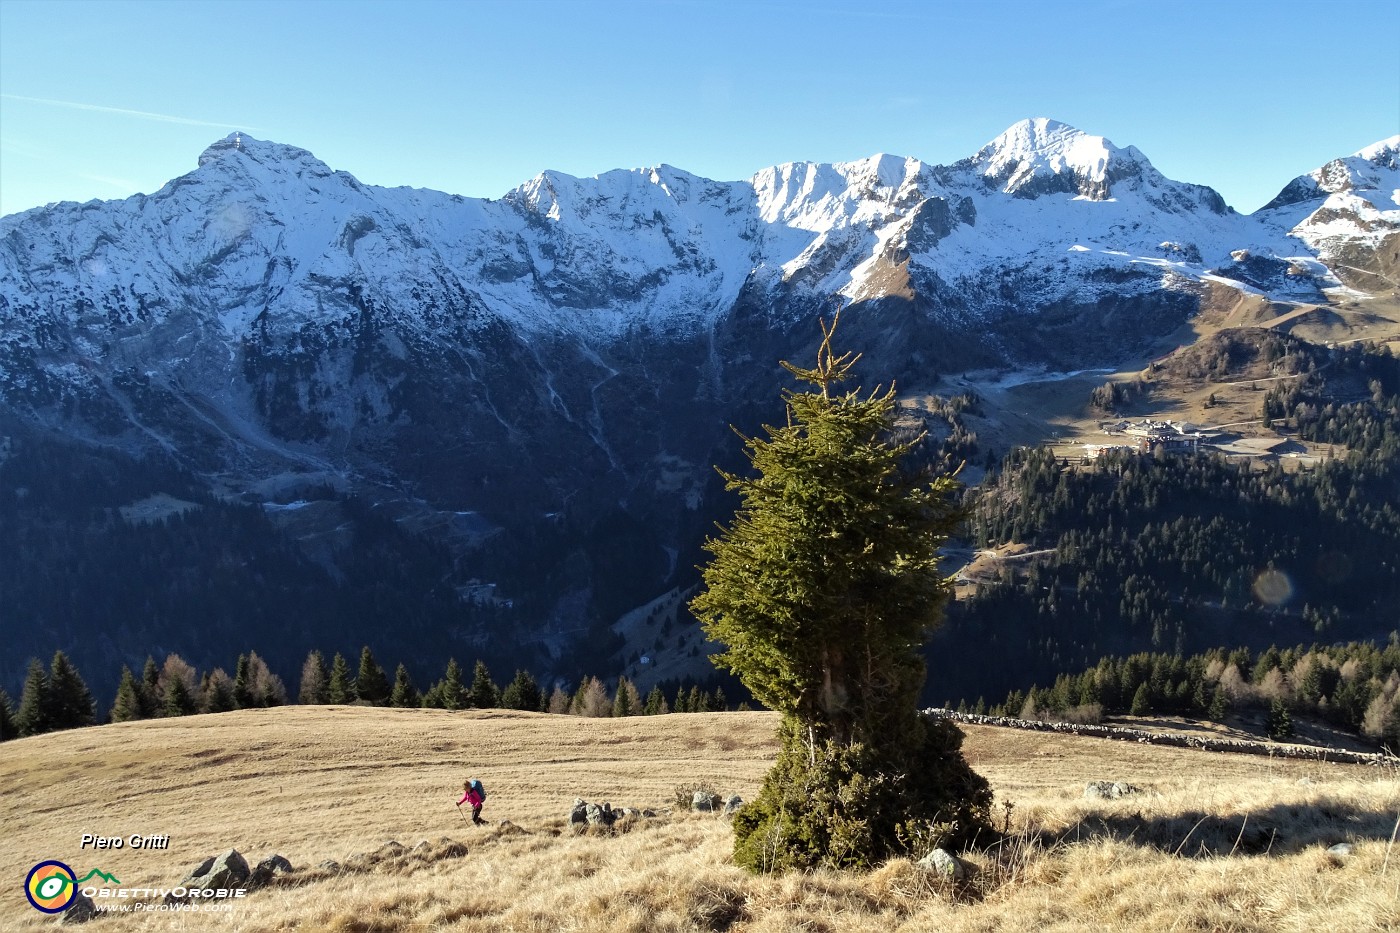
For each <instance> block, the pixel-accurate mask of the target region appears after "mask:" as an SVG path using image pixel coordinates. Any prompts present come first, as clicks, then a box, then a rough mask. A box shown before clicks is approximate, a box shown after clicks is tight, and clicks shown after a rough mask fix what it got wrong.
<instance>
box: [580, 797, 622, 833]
mask: <svg viewBox="0 0 1400 933" xmlns="http://www.w3.org/2000/svg"><path fill="white" fill-rule="evenodd" d="M584 819H586V820H587V821H588V825H589V826H597V827H600V828H603V829H606V828H607V827H609V826H611V825H612V824H614V823H616V822H617V813H615V812H614V811H613V808H612V806H611V805H610V804H606V803H605V804H603V805H602V806H599V805H598V804H596V803H590V804H588V805H587V806H586V807H585V808H584Z"/></svg>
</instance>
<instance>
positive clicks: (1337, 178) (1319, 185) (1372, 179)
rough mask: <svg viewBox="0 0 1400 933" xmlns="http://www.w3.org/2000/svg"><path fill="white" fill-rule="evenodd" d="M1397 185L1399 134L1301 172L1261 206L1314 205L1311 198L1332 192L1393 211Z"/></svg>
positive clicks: (1268, 208) (1399, 181)
mask: <svg viewBox="0 0 1400 933" xmlns="http://www.w3.org/2000/svg"><path fill="white" fill-rule="evenodd" d="M1397 185H1400V136H1391V137H1389V138H1387V139H1382V140H1380V141H1379V142H1375V143H1372V144H1371V145H1369V146H1367V147H1365V148H1364V149H1361V150H1359V151H1358V152H1356V153H1354V154H1352V155H1350V156H1346V157H1345V158H1341V159H1333V160H1332V161H1331V162H1328V163H1327V164H1326V165H1323V166H1321V167H1320V168H1316V169H1313V170H1312V171H1311V172H1309V173H1308V174H1306V175H1299V176H1298V177H1297V178H1295V179H1293V180H1292V181H1290V182H1289V183H1288V184H1287V185H1285V186H1284V188H1283V190H1282V191H1280V192H1279V193H1278V196H1277V197H1275V198H1274V199H1273V200H1272V201H1270V202H1269V203H1268V204H1266V205H1264V206H1263V207H1262V208H1261V209H1260V210H1263V211H1272V210H1275V209H1278V208H1284V207H1292V206H1294V205H1305V204H1306V205H1309V207H1311V206H1312V205H1311V202H1314V201H1322V200H1325V199H1328V198H1329V196H1336V195H1347V194H1355V195H1358V196H1360V197H1361V198H1363V199H1364V200H1366V201H1368V202H1370V203H1371V204H1372V205H1373V206H1374V207H1375V208H1376V209H1377V210H1381V211H1390V210H1393V209H1394V208H1396V207H1397V206H1400V204H1397V202H1396V198H1397V195H1396V188H1397Z"/></svg>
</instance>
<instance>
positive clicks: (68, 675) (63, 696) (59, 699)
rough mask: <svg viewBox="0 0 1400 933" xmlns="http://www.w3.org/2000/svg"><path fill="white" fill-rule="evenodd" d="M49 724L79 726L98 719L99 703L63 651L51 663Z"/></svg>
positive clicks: (50, 725) (69, 726)
mask: <svg viewBox="0 0 1400 933" xmlns="http://www.w3.org/2000/svg"><path fill="white" fill-rule="evenodd" d="M49 703H50V712H49V717H50V718H49V727H50V728H51V729H77V728H80V727H82V726H91V725H93V724H94V723H96V722H97V711H96V706H97V704H96V703H95V702H94V701H93V698H92V691H90V690H88V686H87V684H85V683H83V678H82V675H81V674H79V673H78V669H77V668H76V667H74V666H73V664H72V662H71V661H69V660H68V656H67V655H66V654H64V653H63V652H62V651H55V652H54V655H53V661H52V662H50V664H49Z"/></svg>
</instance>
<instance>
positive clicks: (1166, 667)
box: [958, 633, 1400, 751]
mask: <svg viewBox="0 0 1400 933" xmlns="http://www.w3.org/2000/svg"><path fill="white" fill-rule="evenodd" d="M958 709H959V711H961V712H973V713H987V714H989V715H993V716H1016V717H1019V718H1021V719H1039V720H1044V721H1047V722H1049V721H1065V722H1084V723H1097V722H1100V721H1101V720H1102V718H1103V716H1104V715H1105V714H1116V715H1130V716H1149V715H1172V716H1188V717H1193V718H1197V719H1207V720H1210V721H1212V722H1223V721H1224V720H1225V718H1226V716H1227V715H1229V714H1230V713H1232V712H1239V711H1241V710H1248V709H1255V710H1265V711H1266V712H1267V720H1266V721H1267V724H1268V726H1269V732H1270V734H1271V735H1273V736H1274V737H1275V738H1282V737H1286V736H1287V735H1288V734H1291V732H1292V720H1293V717H1294V716H1296V715H1299V714H1305V715H1308V716H1311V717H1314V718H1317V719H1321V720H1324V721H1326V722H1329V723H1332V724H1333V725H1336V726H1338V727H1339V728H1342V729H1345V730H1347V731H1350V732H1354V733H1357V734H1359V735H1363V736H1366V737H1367V738H1370V739H1372V740H1373V741H1375V742H1377V743H1378V744H1381V745H1383V746H1385V747H1388V748H1390V749H1392V750H1397V751H1400V633H1391V636H1390V639H1389V641H1388V642H1387V643H1386V644H1385V645H1377V644H1375V643H1372V642H1350V643H1348V644H1344V645H1316V644H1315V645H1311V646H1309V647H1304V646H1302V645H1299V646H1297V647H1294V648H1283V649H1280V648H1278V647H1276V646H1270V647H1268V648H1266V649H1264V650H1263V651H1259V652H1251V651H1249V650H1248V649H1247V648H1235V649H1233V650H1227V649H1224V648H1216V649H1213V650H1211V651H1206V652H1203V653H1200V654H1194V655H1191V656H1189V657H1183V656H1182V655H1179V654H1165V653H1138V654H1133V655H1129V656H1128V657H1105V658H1102V659H1100V660H1099V662H1098V664H1096V665H1095V666H1093V667H1090V668H1086V669H1085V670H1084V671H1082V672H1080V673H1078V674H1061V675H1059V676H1058V677H1056V678H1055V680H1054V682H1053V683H1051V684H1050V685H1048V686H1039V685H1032V686H1031V687H1030V688H1029V689H1027V690H1024V691H1023V690H1012V691H1011V692H1010V693H1008V694H1007V695H1006V698H1005V699H1004V700H1003V701H1001V702H1000V703H996V704H994V705H992V706H990V707H988V706H987V704H986V703H985V702H984V701H983V700H982V699H981V698H978V700H977V702H976V703H974V704H971V705H969V704H967V703H966V702H963V703H960V704H959V706H958Z"/></svg>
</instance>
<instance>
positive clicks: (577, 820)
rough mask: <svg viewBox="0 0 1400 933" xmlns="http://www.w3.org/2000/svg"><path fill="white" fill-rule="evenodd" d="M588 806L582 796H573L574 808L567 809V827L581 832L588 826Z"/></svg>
mask: <svg viewBox="0 0 1400 933" xmlns="http://www.w3.org/2000/svg"><path fill="white" fill-rule="evenodd" d="M588 806H589V805H588V803H587V802H585V801H584V799H583V798H582V797H575V798H574V808H573V809H572V810H570V811H569V829H571V830H573V831H574V832H576V833H581V832H583V831H584V830H585V829H587V828H588Z"/></svg>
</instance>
